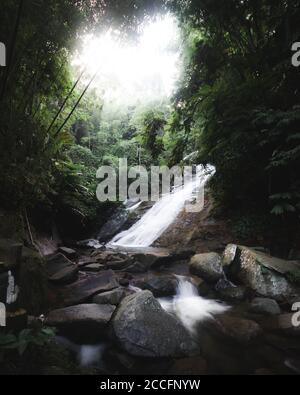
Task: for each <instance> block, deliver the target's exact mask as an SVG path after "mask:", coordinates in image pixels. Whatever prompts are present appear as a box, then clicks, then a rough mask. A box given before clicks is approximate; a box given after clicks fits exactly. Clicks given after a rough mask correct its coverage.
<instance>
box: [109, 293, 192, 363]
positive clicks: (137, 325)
mask: <svg viewBox="0 0 300 395" xmlns="http://www.w3.org/2000/svg"><path fill="white" fill-rule="evenodd" d="M112 331H113V335H114V337H115V338H116V340H117V341H118V343H119V345H120V346H121V347H122V348H123V349H124V350H125V351H127V352H128V353H129V354H131V355H135V356H140V357H180V356H188V355H193V354H196V353H197V352H198V348H197V346H196V344H195V342H194V341H193V340H192V338H191V337H190V335H189V333H188V332H187V330H186V329H185V328H184V327H183V326H182V324H181V323H180V321H179V320H178V319H177V318H176V317H175V316H173V315H171V314H169V313H167V312H165V311H164V310H163V309H162V307H161V305H160V304H159V302H158V301H157V300H156V299H155V298H154V296H153V295H152V293H151V292H149V291H143V292H139V293H136V294H134V295H130V296H127V297H126V298H125V299H123V301H122V302H121V304H120V306H119V307H118V308H117V310H116V312H115V314H114V316H113V319H112Z"/></svg>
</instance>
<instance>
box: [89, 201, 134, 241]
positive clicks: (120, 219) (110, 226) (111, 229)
mask: <svg viewBox="0 0 300 395" xmlns="http://www.w3.org/2000/svg"><path fill="white" fill-rule="evenodd" d="M129 214H130V212H129V211H128V210H126V209H125V208H124V207H121V208H119V209H117V210H116V212H115V213H114V214H113V215H112V217H111V218H110V219H109V220H108V221H107V222H106V223H105V224H104V225H103V226H102V228H101V230H100V232H99V234H98V237H97V238H98V240H99V241H103V242H108V241H110V240H111V239H112V238H113V237H114V236H115V235H116V234H117V233H118V232H119V231H121V229H122V227H123V226H124V225H125V223H126V221H127V219H128V217H129Z"/></svg>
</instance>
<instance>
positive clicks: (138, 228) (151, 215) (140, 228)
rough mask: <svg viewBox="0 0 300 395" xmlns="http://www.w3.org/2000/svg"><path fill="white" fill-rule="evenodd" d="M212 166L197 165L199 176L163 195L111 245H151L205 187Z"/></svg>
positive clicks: (212, 171)
mask: <svg viewBox="0 0 300 395" xmlns="http://www.w3.org/2000/svg"><path fill="white" fill-rule="evenodd" d="M214 172H215V169H214V168H213V167H212V166H208V167H207V168H204V166H202V165H200V166H198V167H197V177H193V178H192V180H191V181H189V182H186V183H185V184H184V186H182V187H180V188H176V189H174V191H173V192H172V193H170V194H167V195H165V196H163V197H162V198H161V199H160V200H159V201H158V202H157V203H156V204H154V206H153V207H152V208H151V209H150V210H149V211H148V212H147V213H146V214H145V215H144V216H143V217H142V218H141V219H140V220H139V221H138V222H137V223H136V224H134V225H133V226H132V227H131V228H130V229H129V230H127V231H124V232H121V233H119V234H118V235H117V236H115V237H114V238H113V240H112V241H111V242H110V243H109V246H110V247H149V246H151V245H152V244H153V243H154V241H155V240H157V239H158V238H159V237H160V236H161V235H162V234H163V233H164V231H165V230H166V229H167V228H168V227H169V226H170V225H171V224H172V223H173V222H174V220H175V219H176V217H177V216H178V215H179V213H180V212H181V211H182V210H183V208H184V206H185V203H186V201H188V200H191V199H192V198H193V196H194V195H195V193H196V192H197V189H198V188H199V187H203V186H204V185H205V183H206V182H207V181H208V179H209V178H210V177H211V176H212V175H213V173H214Z"/></svg>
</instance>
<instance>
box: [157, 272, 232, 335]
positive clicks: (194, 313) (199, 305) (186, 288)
mask: <svg viewBox="0 0 300 395" xmlns="http://www.w3.org/2000/svg"><path fill="white" fill-rule="evenodd" d="M177 278H178V286H177V292H176V295H175V296H174V297H172V298H159V299H158V301H159V302H160V304H161V306H162V308H163V309H164V310H166V311H168V312H169V313H173V314H175V315H177V317H178V318H179V319H180V320H181V322H182V323H183V325H184V326H185V327H186V328H187V329H188V330H189V331H190V332H191V333H193V332H194V331H195V329H196V325H197V324H198V323H199V322H201V321H205V320H208V319H212V318H213V317H214V315H216V314H222V313H224V312H225V311H227V310H228V309H229V308H230V307H229V306H227V305H226V304H223V303H220V302H218V301H215V300H210V299H205V298H203V297H202V296H199V294H198V290H197V288H196V287H195V286H194V285H193V284H192V283H191V282H190V281H189V280H188V279H187V278H185V277H182V276H177Z"/></svg>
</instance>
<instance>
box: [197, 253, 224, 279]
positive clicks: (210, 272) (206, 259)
mask: <svg viewBox="0 0 300 395" xmlns="http://www.w3.org/2000/svg"><path fill="white" fill-rule="evenodd" d="M190 272H191V273H192V274H195V275H197V276H199V277H201V278H203V279H204V280H206V281H208V282H212V283H216V282H217V281H218V280H220V278H223V277H224V272H223V267H222V260H221V257H220V255H219V254H217V253H215V252H209V253H206V254H198V255H194V256H193V257H192V259H191V261H190Z"/></svg>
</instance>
